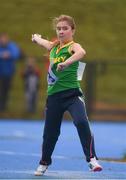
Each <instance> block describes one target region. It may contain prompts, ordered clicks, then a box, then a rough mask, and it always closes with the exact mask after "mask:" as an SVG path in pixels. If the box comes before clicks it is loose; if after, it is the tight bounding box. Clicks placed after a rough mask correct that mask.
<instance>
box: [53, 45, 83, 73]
mask: <svg viewBox="0 0 126 180" xmlns="http://www.w3.org/2000/svg"><path fill="white" fill-rule="evenodd" d="M71 51H72V52H73V55H72V56H71V57H70V58H68V59H67V60H66V61H65V62H63V63H59V64H58V65H57V71H62V70H64V69H65V68H66V67H68V66H69V65H71V64H73V63H74V62H76V61H79V60H80V59H82V58H83V57H84V56H85V54H86V51H85V50H84V49H83V48H82V47H81V45H80V44H78V43H74V44H73V45H72V47H71Z"/></svg>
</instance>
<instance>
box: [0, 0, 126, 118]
mask: <svg viewBox="0 0 126 180" xmlns="http://www.w3.org/2000/svg"><path fill="white" fill-rule="evenodd" d="M125 7H126V1H125V0H67V1H64V0H52V1H48V2H47V1H46V0H36V1H35V0H10V1H9V0H4V1H1V11H0V21H1V27H0V32H3V31H5V32H7V33H8V34H9V35H10V38H11V39H13V40H15V41H16V42H17V43H18V44H19V45H20V47H21V48H22V50H23V51H24V52H25V54H26V55H30V56H31V55H33V56H36V57H38V58H41V59H42V57H43V55H44V54H45V52H46V51H45V50H42V49H41V48H40V47H37V46H36V45H35V44H33V43H32V42H31V34H32V33H40V34H42V36H43V37H45V38H49V39H50V38H52V37H53V36H54V35H55V32H54V31H53V29H52V18H53V17H55V16H58V15H60V14H68V15H71V16H73V17H74V18H75V21H76V25H77V29H76V34H75V41H77V42H79V43H80V44H81V45H82V46H83V47H84V48H85V49H86V52H87V56H86V58H85V61H87V62H88V61H96V60H97V61H106V62H108V63H109V62H115V61H119V62H120V63H121V62H124V61H125V62H126V51H125V47H126V35H125V32H126V23H125V22H126V13H125ZM23 63H24V62H19V63H17V72H16V76H15V78H14V84H13V89H12V91H11V96H10V101H9V105H10V106H9V111H8V112H12V114H11V115H12V116H15V117H17V116H18V117H21V116H24V108H25V106H24V105H25V101H24V94H23V93H24V92H23V85H22V84H23V82H22V79H21V77H20V74H19V71H20V69H21V68H23V66H24V64H23ZM38 64H39V65H40V67H41V69H42V77H41V88H40V92H39V95H40V96H39V101H38V109H37V113H36V114H35V115H33V116H32V117H33V118H41V113H40V112H43V111H44V104H45V98H46V87H47V84H46V72H45V68H44V65H43V63H42V62H41V61H39V62H38ZM125 77H126V71H125V64H124V65H110V66H109V67H108V68H107V72H106V73H105V74H98V75H97V78H98V79H97V80H98V81H97V94H96V95H97V99H98V101H105V102H107V103H119V104H120V103H124V104H126V95H125V92H126V83H125ZM81 84H82V87H83V89H84V87H85V82H82V83H81ZM17 92H18V93H17ZM22 112H23V113H22Z"/></svg>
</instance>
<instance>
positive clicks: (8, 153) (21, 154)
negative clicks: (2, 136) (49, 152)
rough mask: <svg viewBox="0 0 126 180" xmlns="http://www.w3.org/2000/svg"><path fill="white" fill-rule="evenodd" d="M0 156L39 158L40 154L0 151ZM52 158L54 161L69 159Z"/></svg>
mask: <svg viewBox="0 0 126 180" xmlns="http://www.w3.org/2000/svg"><path fill="white" fill-rule="evenodd" d="M0 154H1V155H10V156H14V155H18V156H33V157H40V154H37V153H22V152H13V151H0ZM53 158H55V159H71V157H67V156H60V155H56V156H53Z"/></svg>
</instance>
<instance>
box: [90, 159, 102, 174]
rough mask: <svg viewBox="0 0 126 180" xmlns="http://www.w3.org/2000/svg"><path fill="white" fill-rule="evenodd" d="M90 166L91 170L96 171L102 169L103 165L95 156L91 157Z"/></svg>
mask: <svg viewBox="0 0 126 180" xmlns="http://www.w3.org/2000/svg"><path fill="white" fill-rule="evenodd" d="M89 168H90V170H91V171H94V172H96V171H102V166H101V165H100V164H99V163H98V161H97V160H96V158H95V157H94V158H91V159H90V162H89Z"/></svg>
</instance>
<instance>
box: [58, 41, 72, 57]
mask: <svg viewBox="0 0 126 180" xmlns="http://www.w3.org/2000/svg"><path fill="white" fill-rule="evenodd" d="M73 43H74V41H70V42H69V43H66V44H64V45H63V46H61V47H60V46H59V47H58V48H57V50H56V54H58V53H59V51H60V50H61V49H63V48H64V47H66V46H69V45H71V44H73ZM70 53H71V52H70Z"/></svg>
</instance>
